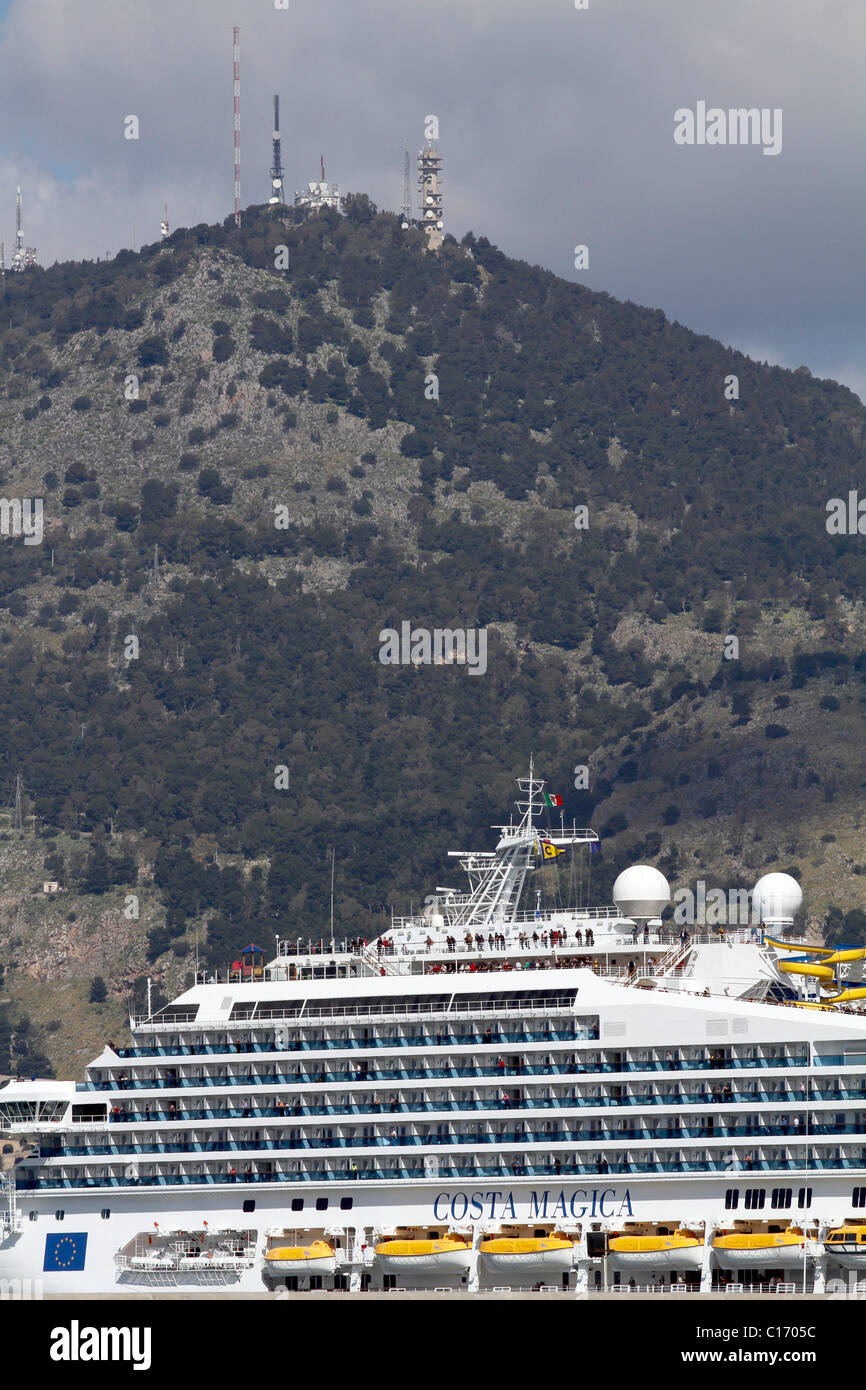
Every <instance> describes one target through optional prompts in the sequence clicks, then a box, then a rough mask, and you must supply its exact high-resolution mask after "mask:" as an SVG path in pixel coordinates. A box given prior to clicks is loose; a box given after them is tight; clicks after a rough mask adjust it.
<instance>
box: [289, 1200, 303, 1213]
mask: <svg viewBox="0 0 866 1390" xmlns="http://www.w3.org/2000/svg"><path fill="white" fill-rule="evenodd" d="M303 1210H304V1199H303V1197H293V1198H292V1211H303Z"/></svg>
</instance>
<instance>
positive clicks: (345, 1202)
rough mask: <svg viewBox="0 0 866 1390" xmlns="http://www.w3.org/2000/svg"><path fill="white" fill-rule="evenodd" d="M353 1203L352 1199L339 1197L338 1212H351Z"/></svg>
mask: <svg viewBox="0 0 866 1390" xmlns="http://www.w3.org/2000/svg"><path fill="white" fill-rule="evenodd" d="M354 1201H355V1199H354V1197H341V1198H340V1211H351V1210H352V1207H353V1205H354Z"/></svg>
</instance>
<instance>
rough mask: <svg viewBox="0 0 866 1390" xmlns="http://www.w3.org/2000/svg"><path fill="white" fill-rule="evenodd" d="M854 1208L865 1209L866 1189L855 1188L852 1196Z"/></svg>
mask: <svg viewBox="0 0 866 1390" xmlns="http://www.w3.org/2000/svg"><path fill="white" fill-rule="evenodd" d="M853 1201H854V1205H855V1207H866V1187H855V1188H854V1194H853Z"/></svg>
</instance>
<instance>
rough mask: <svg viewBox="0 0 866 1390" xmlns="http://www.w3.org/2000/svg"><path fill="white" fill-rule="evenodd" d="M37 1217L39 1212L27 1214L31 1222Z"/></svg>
mask: <svg viewBox="0 0 866 1390" xmlns="http://www.w3.org/2000/svg"><path fill="white" fill-rule="evenodd" d="M38 1215H39V1212H38V1211H31V1212H28V1216H29V1217H30V1220H31V1221H35V1220H36V1218H37V1217H38Z"/></svg>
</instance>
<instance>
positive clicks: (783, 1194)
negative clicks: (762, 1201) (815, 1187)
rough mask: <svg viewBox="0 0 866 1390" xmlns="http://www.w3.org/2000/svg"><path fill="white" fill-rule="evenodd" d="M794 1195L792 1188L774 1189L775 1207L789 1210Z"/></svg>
mask: <svg viewBox="0 0 866 1390" xmlns="http://www.w3.org/2000/svg"><path fill="white" fill-rule="evenodd" d="M792 1195H793V1194H792V1192H791V1189H790V1187H774V1188H773V1206H774V1207H782V1208H783V1209H784V1210H787V1209H788V1207H789V1206H790V1205H791V1197H792Z"/></svg>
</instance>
